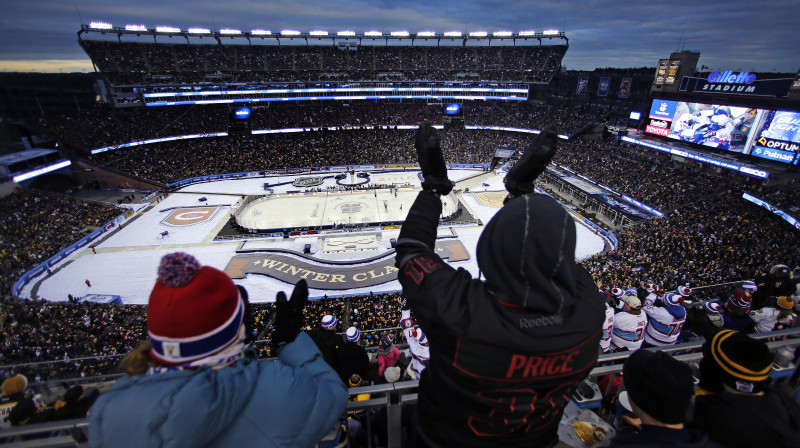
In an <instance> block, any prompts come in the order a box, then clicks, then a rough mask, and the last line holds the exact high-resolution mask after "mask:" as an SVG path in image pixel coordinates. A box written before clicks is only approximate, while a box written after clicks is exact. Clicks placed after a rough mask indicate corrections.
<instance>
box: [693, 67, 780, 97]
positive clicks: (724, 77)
mask: <svg viewBox="0 0 800 448" xmlns="http://www.w3.org/2000/svg"><path fill="white" fill-rule="evenodd" d="M792 81H793V79H792V78H784V79H765V80H758V79H757V77H756V75H755V74H753V73H750V72H733V71H730V70H729V71H722V72H711V73H710V74H709V75H708V76H707V77H705V78H695V77H691V76H684V77H683V79H682V80H681V86H680V89H679V90H681V91H689V92H707V93H723V94H733V95H757V96H776V97H783V96H786V95H788V94H789V89H790V88H791V87H792Z"/></svg>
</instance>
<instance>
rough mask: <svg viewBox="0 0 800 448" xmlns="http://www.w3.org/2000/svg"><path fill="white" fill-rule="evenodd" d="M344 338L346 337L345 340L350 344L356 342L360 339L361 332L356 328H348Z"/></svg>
mask: <svg viewBox="0 0 800 448" xmlns="http://www.w3.org/2000/svg"><path fill="white" fill-rule="evenodd" d="M345 336H346V337H347V340H348V341H350V342H358V338H360V337H361V332H360V331H358V328H356V327H350V328H348V329H347V332H346V333H345Z"/></svg>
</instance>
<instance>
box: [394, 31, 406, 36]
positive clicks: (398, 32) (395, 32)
mask: <svg viewBox="0 0 800 448" xmlns="http://www.w3.org/2000/svg"><path fill="white" fill-rule="evenodd" d="M391 34H392V36H394V37H408V35H409V34H408V31H392V33H391Z"/></svg>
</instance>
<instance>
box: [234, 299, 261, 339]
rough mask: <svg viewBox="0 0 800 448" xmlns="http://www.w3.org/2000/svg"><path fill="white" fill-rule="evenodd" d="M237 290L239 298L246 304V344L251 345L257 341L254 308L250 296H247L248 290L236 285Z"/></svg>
mask: <svg viewBox="0 0 800 448" xmlns="http://www.w3.org/2000/svg"><path fill="white" fill-rule="evenodd" d="M236 289H238V290H239V297H241V298H242V302H244V343H245V344H250V343H252V342H253V341H255V340H256V335H255V331H253V330H254V328H255V324H254V322H253V306H252V305H250V296H249V294H247V290H246V289H244V286H241V285H236Z"/></svg>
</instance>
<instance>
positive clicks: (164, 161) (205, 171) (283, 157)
mask: <svg viewBox="0 0 800 448" xmlns="http://www.w3.org/2000/svg"><path fill="white" fill-rule="evenodd" d="M413 134H414V131H413V130H397V129H387V128H384V129H377V130H375V129H372V130H367V129H353V130H342V131H326V130H321V131H307V132H302V133H291V134H265V135H258V136H253V138H251V139H248V140H245V141H241V140H238V139H230V138H205V139H196V140H191V141H186V140H178V141H174V142H164V143H158V144H152V145H143V146H137V147H132V148H125V149H121V150H116V151H109V152H106V153H100V154H97V155H95V156H94V157H93V159H94V160H95V161H96V162H97V163H100V164H102V165H105V166H108V167H111V168H114V169H117V170H121V171H124V172H128V173H131V174H134V175H136V176H138V177H142V178H145V179H148V180H153V181H157V182H162V183H166V184H169V183H172V182H176V181H178V180H181V179H186V178H191V177H199V176H206V175H212V174H219V173H238V172H252V171H262V170H272V169H282V168H298V167H312V166H342V165H363V164H367V163H393V164H394V163H416V153H415V152H414V148H413V146H412V144H411V141H412V139H413ZM526 140H527V138H526V136H525V135H524V134H518V133H513V132H500V131H470V130H458V129H453V130H446V131H443V132H442V149H443V150H444V154H445V157H446V158H447V160H448V162H450V163H468V164H473V163H487V162H489V161H491V158H492V155H493V154H494V152H495V149H497V148H512V149H521V148H522V147H524V144H525V141H526Z"/></svg>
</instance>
